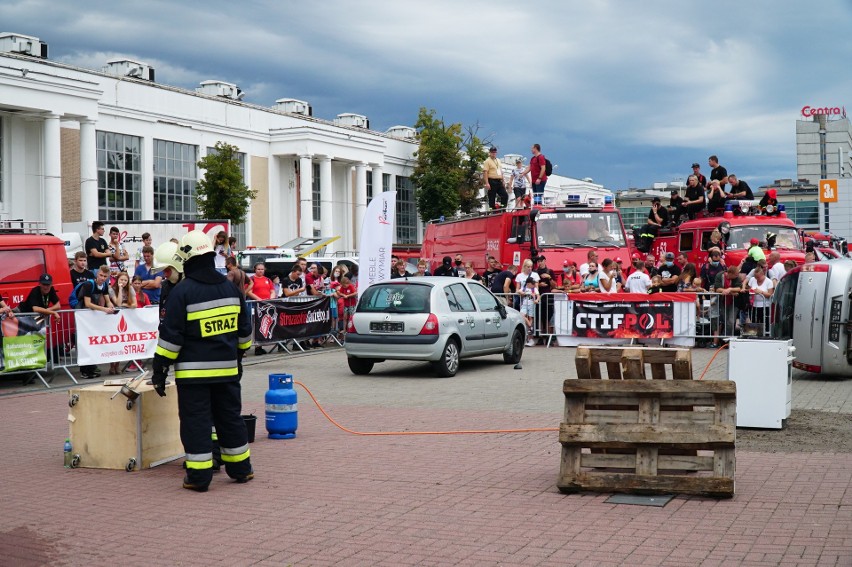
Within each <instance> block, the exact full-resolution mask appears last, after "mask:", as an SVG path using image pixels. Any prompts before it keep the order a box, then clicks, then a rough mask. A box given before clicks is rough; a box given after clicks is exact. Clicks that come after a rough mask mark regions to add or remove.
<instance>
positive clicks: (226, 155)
mask: <svg viewBox="0 0 852 567" xmlns="http://www.w3.org/2000/svg"><path fill="white" fill-rule="evenodd" d="M238 151H239V148H237V147H236V146H232V145H230V144H227V143H225V142H217V143H216V145H215V146H214V151H212V152H210V153H208V154H207V155H206V156H204V157H203V158H201V159H200V160H199V161H198V167H199V168H201V169H204V170H205V173H204V178H203V179H200V180H199V181H198V183H196V186H195V187H196V197H195V202H196V203H197V204H198V212H199V213H200V214H201V216H202V217H204V218H208V219H230V221H231V223H233V224H240V223H244V222H245V221H246V215H248V210H249V203H250V202H251V200H252V199H254V198H255V197H256V196H257V191H252V190H251V189H249V188H248V187H247V186H246V184H245V183H243V175H242V173H241V172H240V162H239V161H238V159H237V152H238Z"/></svg>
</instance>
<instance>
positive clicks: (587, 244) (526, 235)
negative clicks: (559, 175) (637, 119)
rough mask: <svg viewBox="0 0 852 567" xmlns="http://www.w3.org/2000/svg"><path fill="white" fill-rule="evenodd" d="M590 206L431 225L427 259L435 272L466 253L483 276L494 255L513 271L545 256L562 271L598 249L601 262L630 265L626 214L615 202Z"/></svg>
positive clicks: (466, 218)
mask: <svg viewBox="0 0 852 567" xmlns="http://www.w3.org/2000/svg"><path fill="white" fill-rule="evenodd" d="M590 201H591V202H590V203H589V204H588V205H586V206H583V205H573V206H571V205H569V206H541V207H539V206H535V207H533V208H532V209H515V210H510V211H492V212H487V213H478V214H473V215H466V216H461V217H457V218H453V219H449V220H444V221H431V222H430V223H429V224H428V225H427V226H426V232H425V234H424V237H423V249H422V256H423V258H424V259H426V260H427V261H428V262H429V263H430V267H431V268H432V269H434V268H435V267H437V266H439V265H440V264H441V260H442V258H443V257H444V256H451V257H453V256H455V255H456V254H461V255H462V256H463V257H464V258H465V260H467V261H470V262H472V263H473V267H474V269H475V270H477V271H479V272H481V271H482V270H484V269H485V268H487V267H488V263H487V258H488V256H494V257H495V258H496V259H497V261H499V262H500V263H501V264H503V266H508V265H511V264H516V265H520V264H521V263H522V262H523V261H524V260H526V259H530V258H533V257H535V256H538V255H543V256H545V257H546V258H547V262H548V266H549V267H550V268H551V269H554V270H558V269H559V267H561V266H562V264H563V262H564V261H566V260H568V261H573V262H576V263H577V265H578V266H579V265H580V264H583V263H584V262H586V261H587V254H588V252H589V250H593V249H594V250H598V254H599V257H600V259H601V260H603V259H604V258H613V259H615V258H617V257H618V258H622V259H623V260H624V261H625V262H629V258H630V250H629V248H628V242H627V238H626V235H625V232H624V224H623V223H622V220H621V214H620V213H619V212H618V210H617V209H616V208H615V207H613V206H612V203H611V201H610V199H609V198H607V199H606V200H604V198H600V200H599V201H597V200H592V199H590Z"/></svg>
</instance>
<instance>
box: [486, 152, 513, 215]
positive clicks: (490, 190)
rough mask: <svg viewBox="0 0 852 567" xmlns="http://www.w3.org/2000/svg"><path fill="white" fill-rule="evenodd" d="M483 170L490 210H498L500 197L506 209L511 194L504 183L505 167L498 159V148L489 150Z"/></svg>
mask: <svg viewBox="0 0 852 567" xmlns="http://www.w3.org/2000/svg"><path fill="white" fill-rule="evenodd" d="M482 169H483V174H482V176H483V177H484V178H485V190H486V194H487V195H488V208H489V209H494V208H496V206H495V205H496V198H497V197H500V204H501V205H502V206H503V207H506V205H507V204H508V203H509V194H508V193H506V186H505V184H504V183H503V165H502V164H501V163H500V160H499V159H497V148H494V147H492V148H491V149H490V150H488V158H486V160H485V162H484V163H483V164H482Z"/></svg>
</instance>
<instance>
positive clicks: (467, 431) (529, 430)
mask: <svg viewBox="0 0 852 567" xmlns="http://www.w3.org/2000/svg"><path fill="white" fill-rule="evenodd" d="M726 348H728V343H725V344H723V345H722V346H721V347H719V348H718V349H717V350H716V352H715V353H714V354H713V356H712V357H711V358H710V362H708V363H707V366H706V367H705V368H704V372H702V373H701V376H700V377H699V378H698V379H699V380H703V379H704V375H705V374H707V371H708V370H710V365H711V364H713V360H715V358H716V356H718V354H719V353H720V352H722V351H723V350H725V349H726ZM293 383H294V384H298V385H299V386H301V387H302V388H304V389H305V392H307V393H308V395H309V396H310V397H311V400H313V402H314V403H315V404H316V406H317V409H319V410H320V413H322V414H323V415H324V416H325V418H326V419H327V420H329V421H330V422H331V423H332V424H333V425H334V426H335V427H337V428H338V429H340V430H341V431H345V432H346V433H351V434H352V435H364V436H387V435H464V434H470V433H536V432H541V431H559V428H558V427H528V428H524V429H465V430H460V431H355V430H354V429H349V428H348V427H344V426H342V425H340V424H339V423H337V421H335V419H334V418H333V417H331V416H330V415H328V412H327V411H325V409H324V408H323V407H322V405H321V404H320V403H319V401H318V400H317V398H316V396H314V393H313V392H311V389H310V388H308V387H307V386H305V385H304V384H303V383H301V382H299V381H298V380H294V381H293Z"/></svg>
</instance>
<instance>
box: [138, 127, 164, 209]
mask: <svg viewBox="0 0 852 567" xmlns="http://www.w3.org/2000/svg"><path fill="white" fill-rule="evenodd" d="M141 158H142V219H143V220H153V219H154V138H152V137H151V136H145V137H144V138H142V156H141ZM158 173H164V172H158Z"/></svg>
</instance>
